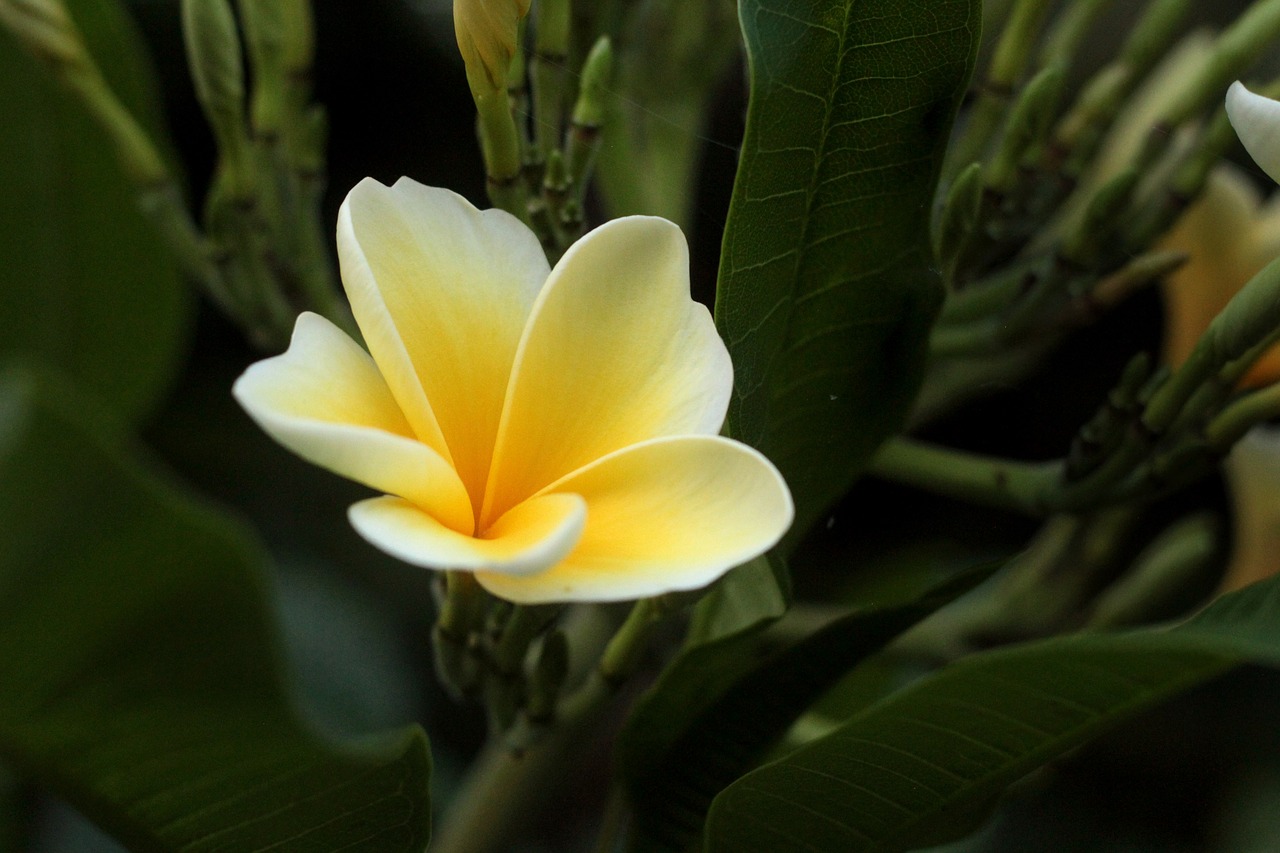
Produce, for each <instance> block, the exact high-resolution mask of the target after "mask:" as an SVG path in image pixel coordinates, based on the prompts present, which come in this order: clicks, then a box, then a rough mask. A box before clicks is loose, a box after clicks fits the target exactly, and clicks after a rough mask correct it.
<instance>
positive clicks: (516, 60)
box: [453, 0, 613, 259]
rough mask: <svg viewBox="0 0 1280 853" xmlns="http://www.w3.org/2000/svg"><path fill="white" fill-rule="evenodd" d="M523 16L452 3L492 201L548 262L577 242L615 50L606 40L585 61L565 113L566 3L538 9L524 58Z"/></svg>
mask: <svg viewBox="0 0 1280 853" xmlns="http://www.w3.org/2000/svg"><path fill="white" fill-rule="evenodd" d="M529 10H530V2H529V0H454V4H453V20H454V30H455V34H456V35H457V39H458V49H459V51H460V52H461V54H462V59H463V62H464V63H465V65H466V72H467V85H468V86H469V87H470V89H471V96H472V98H473V99H474V100H475V104H476V110H477V114H478V120H477V128H478V133H479V137H480V148H481V152H482V153H483V155H484V163H485V171H486V177H487V183H488V191H489V198H490V200H491V201H492V202H493V204H494V205H495V206H497V207H500V208H502V209H504V210H506V211H507V212H509V213H511V214H513V215H515V216H517V217H519V218H520V219H521V220H522V221H524V222H525V223H526V224H528V225H530V226H531V227H532V228H533V229H534V231H535V232H537V234H538V236H539V238H540V239H541V240H542V243H543V247H544V248H545V249H546V250H547V254H548V256H549V257H551V258H552V259H554V258H556V257H558V256H559V255H560V254H561V253H563V252H564V250H565V249H566V248H567V247H568V246H569V244H570V243H572V242H573V241H574V240H576V239H577V238H578V237H579V236H581V235H582V231H583V224H584V217H583V204H584V201H585V196H586V188H587V184H588V182H589V181H590V179H591V172H592V169H593V167H594V165H595V159H596V155H597V153H598V152H599V148H600V132H601V127H602V125H603V123H604V115H605V104H604V93H605V90H606V86H607V83H608V81H609V78H610V76H611V74H612V73H613V48H612V47H611V45H610V42H609V39H608V38H607V37H604V36H602V37H601V38H600V39H599V40H597V42H596V43H595V45H594V46H593V47H592V49H591V50H590V52H588V54H587V56H586V58H585V60H584V61H583V64H582V68H581V70H580V72H579V74H578V76H577V80H578V87H577V93H576V95H573V98H572V103H573V106H572V109H571V110H570V109H568V105H569V103H570V98H571V95H572V92H571V90H570V87H569V86H568V75H567V73H566V71H567V68H568V63H569V38H570V14H569V2H568V0H540V2H539V3H538V4H537V6H536V8H535V10H534V15H533V27H532V29H533V36H532V39H531V45H530V47H531V48H532V49H531V50H529V51H526V46H525V41H526V40H525V38H524V29H525V23H526V16H528V14H529Z"/></svg>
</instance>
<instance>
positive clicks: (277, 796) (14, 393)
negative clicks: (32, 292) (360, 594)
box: [0, 371, 430, 851]
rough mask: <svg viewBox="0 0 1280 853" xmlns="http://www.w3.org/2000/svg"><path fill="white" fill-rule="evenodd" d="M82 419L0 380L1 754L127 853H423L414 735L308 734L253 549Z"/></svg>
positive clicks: (421, 746) (422, 785)
mask: <svg viewBox="0 0 1280 853" xmlns="http://www.w3.org/2000/svg"><path fill="white" fill-rule="evenodd" d="M87 408H91V407H90V406H87V405H85V404H84V403H83V402H79V403H76V404H74V405H73V404H72V403H71V402H70V398H66V397H62V398H54V397H53V396H52V395H50V394H48V393H46V392H45V391H43V390H42V389H41V388H40V386H38V385H37V383H36V382H35V380H34V379H33V378H32V377H31V376H30V375H28V374H25V373H18V372H16V371H11V372H9V373H8V374H5V375H4V376H3V378H0V482H3V483H5V484H7V485H8V487H7V488H5V489H4V490H0V540H3V541H4V543H5V548H4V551H3V552H2V553H0V684H2V685H4V689H3V690H0V758H3V760H4V762H5V763H7V764H9V765H11V766H12V767H14V768H15V769H17V770H18V771H20V772H21V773H22V774H23V775H25V776H27V777H29V778H31V779H33V780H36V781H38V782H40V783H42V784H43V785H45V786H47V787H48V788H49V789H50V790H52V791H55V792H56V793H58V794H60V795H61V796H63V797H64V798H65V799H67V800H68V801H69V802H71V803H72V804H73V805H75V806H76V807H77V808H79V809H80V810H81V811H83V812H84V813H85V814H86V815H88V816H89V817H90V818H92V819H93V820H95V821H96V822H97V823H99V824H100V825H101V826H102V827H103V828H105V829H107V830H108V831H109V832H111V833H112V834H113V835H115V836H116V837H117V838H118V839H120V840H121V841H122V842H123V843H124V844H126V845H127V846H128V847H129V849H131V850H138V851H175V850H183V851H187V850H190V851H195V850H236V851H253V850H267V849H270V850H280V851H284V850H320V849H324V850H330V849H339V848H347V849H376V850H379V851H383V850H385V851H394V850H403V851H420V850H421V849H422V848H423V846H424V845H425V843H426V840H427V836H428V832H429V828H430V814H429V808H428V805H427V782H428V776H429V773H430V758H429V755H428V752H427V746H426V742H425V739H424V737H423V735H422V733H421V731H419V730H418V729H416V728H411V729H406V730H403V731H400V732H397V733H394V734H391V735H387V736H383V737H378V738H371V739H369V740H367V741H362V742H361V743H359V744H344V745H335V744H330V743H327V742H325V741H323V740H322V739H321V738H319V737H318V736H317V735H315V734H314V733H312V732H311V731H310V730H309V729H308V728H307V726H306V725H305V724H303V723H302V722H300V721H299V719H298V718H297V716H296V714H295V713H294V710H293V708H292V704H291V701H290V699H289V696H288V695H287V693H286V691H285V689H284V687H283V686H282V684H281V680H280V677H279V674H278V666H277V664H278V657H279V653H278V650H277V646H276V637H275V635H274V633H273V631H272V629H271V627H270V625H271V613H270V611H269V609H268V607H267V605H266V595H265V590H264V585H263V577H262V557H261V554H260V553H259V552H258V550H257V548H256V547H254V546H253V544H252V543H251V541H249V540H248V538H247V537H246V536H245V534H244V532H243V531H242V530H240V529H239V528H238V527H236V526H235V525H233V524H231V523H229V522H228V521H227V520H226V519H225V518H223V517H222V516H220V515H219V514H218V513H216V512H214V511H212V510H211V509H210V508H208V507H205V506H201V505H199V504H197V503H195V502H193V501H192V500H191V499H190V498H189V497H187V496H186V495H185V494H184V493H183V492H182V491H181V490H179V489H177V488H175V487H174V486H172V485H170V484H167V483H164V482H162V481H161V480H160V479H159V478H157V477H156V475H155V474H154V473H152V472H149V471H147V470H145V468H144V467H143V466H141V465H139V464H138V463H137V462H135V461H132V460H130V459H128V458H125V457H123V456H122V455H121V454H120V453H119V452H118V451H116V450H114V449H111V446H112V444H113V442H107V441H104V440H103V436H102V435H101V430H100V429H96V428H94V427H93V426H91V425H90V424H89V423H88V422H87V421H86V420H85V418H84V414H83V413H84V410H85V409H87Z"/></svg>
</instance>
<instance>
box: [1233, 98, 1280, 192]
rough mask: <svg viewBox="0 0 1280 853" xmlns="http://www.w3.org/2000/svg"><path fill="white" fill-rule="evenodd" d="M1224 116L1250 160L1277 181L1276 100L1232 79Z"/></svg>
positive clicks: (1279, 121)
mask: <svg viewBox="0 0 1280 853" xmlns="http://www.w3.org/2000/svg"><path fill="white" fill-rule="evenodd" d="M1227 117H1228V118H1230V119H1231V126H1232V127H1234V128H1235V129H1236V135H1237V136H1239V137H1240V141H1241V142H1242V143H1244V147H1245V150H1246V151H1248V152H1249V156H1250V157H1252V158H1253V162H1255V163H1257V164H1258V165H1259V166H1260V167H1261V168H1262V171H1264V172H1266V173H1267V174H1268V175H1270V176H1271V180H1273V181H1276V182H1280V102H1277V101H1273V100H1272V99H1270V98H1264V97H1263V96H1262V95H1255V94H1254V93H1253V92H1250V91H1249V90H1248V89H1246V88H1245V87H1244V84H1242V83H1240V82H1239V81H1236V82H1235V83H1232V84H1231V88H1230V89H1228V90H1227Z"/></svg>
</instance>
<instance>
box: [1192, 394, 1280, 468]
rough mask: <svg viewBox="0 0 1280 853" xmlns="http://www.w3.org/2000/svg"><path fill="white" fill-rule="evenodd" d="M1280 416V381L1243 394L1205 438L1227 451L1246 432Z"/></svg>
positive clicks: (1215, 448)
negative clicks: (1251, 392) (1245, 394)
mask: <svg viewBox="0 0 1280 853" xmlns="http://www.w3.org/2000/svg"><path fill="white" fill-rule="evenodd" d="M1277 416H1280V384H1277V385H1272V386H1270V387H1268V388H1264V389H1263V390H1261V391H1257V392H1255V393H1253V394H1249V395H1247V396H1245V397H1241V398H1240V399H1239V400H1237V401H1235V402H1234V403H1232V404H1231V405H1229V406H1227V407H1226V408H1225V409H1223V410H1222V412H1221V413H1220V414H1219V415H1218V416H1217V417H1216V418H1214V419H1213V420H1212V421H1210V422H1209V425H1208V426H1207V427H1206V428H1205V438H1207V439H1208V441H1209V445H1210V446H1211V447H1213V449H1214V450H1216V451H1218V452H1219V453H1226V452H1227V451H1228V450H1230V449H1231V447H1232V445H1234V444H1235V443H1236V442H1237V441H1239V440H1240V439H1241V438H1243V437H1244V434H1245V433H1247V432H1248V431H1249V430H1251V429H1253V428H1254V427H1255V426H1257V425H1258V424H1260V423H1262V422H1263V421H1265V420H1268V419H1270V418H1274V417H1277Z"/></svg>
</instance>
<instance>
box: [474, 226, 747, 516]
mask: <svg viewBox="0 0 1280 853" xmlns="http://www.w3.org/2000/svg"><path fill="white" fill-rule="evenodd" d="M732 385H733V364H732V362H731V361H730V360H729V353H728V351H727V350H726V349H725V346H724V343H723V341H721V340H720V337H719V335H718V334H717V333H716V329H715V324H714V323H713V322H712V319H711V315H710V313H709V312H708V311H707V309H706V308H705V307H703V306H702V305H699V304H698V303H696V302H694V301H693V300H692V299H691V298H690V297H689V251H688V247H687V246H686V244H685V240H684V235H683V234H681V233H680V229H679V228H678V227H676V226H675V225H673V224H672V223H670V222H667V221H666V220H664V219H658V218H656V217H649V216H631V217H625V218H623V219H616V220H613V221H612V222H609V223H607V224H605V225H603V226H601V227H600V228H597V229H596V230H594V231H592V232H591V233H590V234H588V235H587V236H585V237H584V238H582V239H581V240H579V241H578V242H577V243H576V244H574V245H573V246H572V247H571V248H570V249H569V251H568V252H567V253H566V254H565V256H564V258H563V259H562V260H561V261H560V263H559V264H557V265H556V268H555V269H554V270H553V271H552V272H551V277H550V278H549V279H548V280H547V283H546V286H545V287H544V288H543V290H542V293H541V294H539V296H538V301H537V303H536V304H535V306H534V308H533V314H532V316H531V317H530V318H529V325H528V327H527V328H526V329H525V333H524V337H523V339H522V340H521V341H520V349H519V351H518V353H517V355H516V365H515V367H514V369H513V373H512V377H511V387H510V388H509V389H508V392H507V401H506V406H505V408H504V410H503V414H502V426H501V428H500V430H499V434H498V444H497V447H496V448H495V451H494V461H493V469H492V470H491V471H490V475H489V487H488V490H487V491H486V495H485V505H484V510H483V512H482V513H481V518H482V520H487V519H493V518H496V517H498V516H500V515H501V514H502V513H503V512H505V511H506V509H507V508H509V507H511V506H514V505H515V504H517V503H519V502H520V501H521V500H523V499H524V498H526V497H527V496H529V495H532V494H534V493H535V492H537V491H538V490H539V489H541V488H542V487H544V486H546V485H548V484H549V483H551V482H553V481H555V480H556V479H558V478H560V477H563V476H564V475H565V474H568V473H569V472H571V471H574V470H576V469H577V468H580V467H582V466H583V465H586V464H587V463H589V462H591V461H592V460H594V459H598V458H600V457H601V456H603V455H605V454H607V453H610V452H612V451H614V450H618V449H620V448H623V447H627V446H629V445H631V444H635V443H637V442H640V441H644V440H646V439H650V438H656V437H658V436H664V435H689V434H714V433H716V432H718V431H719V429H720V425H721V423H723V421H724V415H725V411H726V409H727V408H728V404H729V393H730V390H731V387H732ZM482 526H483V523H482Z"/></svg>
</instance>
